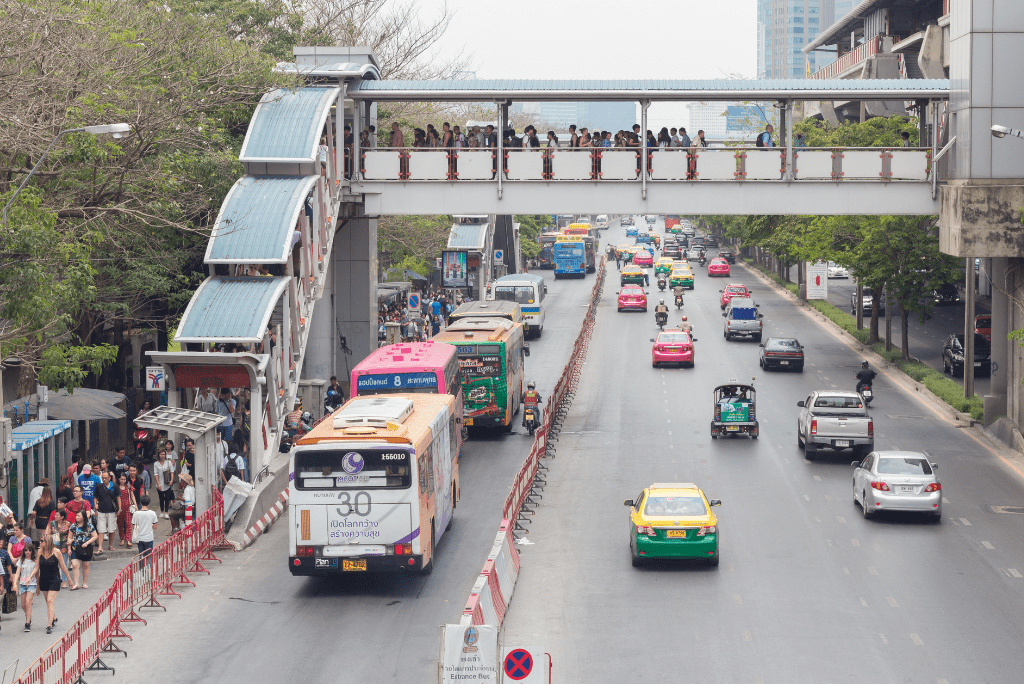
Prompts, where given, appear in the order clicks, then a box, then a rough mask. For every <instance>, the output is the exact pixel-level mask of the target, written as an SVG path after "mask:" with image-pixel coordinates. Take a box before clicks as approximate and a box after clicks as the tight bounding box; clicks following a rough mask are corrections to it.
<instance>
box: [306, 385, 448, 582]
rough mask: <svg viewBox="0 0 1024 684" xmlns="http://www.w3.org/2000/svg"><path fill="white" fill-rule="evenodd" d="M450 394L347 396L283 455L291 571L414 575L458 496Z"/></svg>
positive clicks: (427, 562) (425, 568)
mask: <svg viewBox="0 0 1024 684" xmlns="http://www.w3.org/2000/svg"><path fill="white" fill-rule="evenodd" d="M460 445H461V430H460V429H459V426H458V415H457V413H456V406H455V397H453V396H451V395H450V394H389V395H386V396H370V397H356V398H354V399H350V400H349V401H348V402H346V403H345V404H344V405H343V406H342V407H341V408H340V409H338V410H337V411H336V412H335V413H334V414H333V415H332V416H331V417H330V418H328V419H327V420H325V421H323V422H321V423H320V424H319V425H317V426H316V427H314V428H313V429H312V430H310V431H309V433H307V434H306V435H305V436H303V437H302V438H301V439H299V440H298V442H297V443H296V445H295V446H294V447H293V448H292V452H291V456H290V464H289V465H290V472H289V475H290V478H289V479H290V481H291V487H290V493H289V498H288V513H289V520H291V525H290V527H289V530H288V569H289V570H290V571H291V573H292V575H334V574H341V573H348V572H419V573H423V574H426V573H429V572H430V571H431V570H432V569H433V567H434V548H435V546H436V544H437V540H438V539H440V538H441V535H443V534H444V533H445V531H446V530H447V529H448V528H449V527H450V526H451V522H452V515H453V513H454V511H455V505H456V503H457V502H458V499H459V461H458V454H459V447H460Z"/></svg>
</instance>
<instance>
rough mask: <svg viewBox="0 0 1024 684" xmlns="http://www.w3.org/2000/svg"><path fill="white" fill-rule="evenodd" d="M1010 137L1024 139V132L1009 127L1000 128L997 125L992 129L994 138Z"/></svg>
mask: <svg viewBox="0 0 1024 684" xmlns="http://www.w3.org/2000/svg"><path fill="white" fill-rule="evenodd" d="M1008 135H1013V136H1016V137H1018V138H1024V132H1022V131H1018V130H1017V129H1016V128H1010V127H1009V126H1000V125H999V124H996V125H995V126H993V127H992V137H993V138H1005V137H1006V136H1008Z"/></svg>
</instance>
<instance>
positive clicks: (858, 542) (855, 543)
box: [850, 539, 860, 546]
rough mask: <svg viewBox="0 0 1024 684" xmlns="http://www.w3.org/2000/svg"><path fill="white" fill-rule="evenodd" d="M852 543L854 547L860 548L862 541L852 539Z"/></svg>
mask: <svg viewBox="0 0 1024 684" xmlns="http://www.w3.org/2000/svg"><path fill="white" fill-rule="evenodd" d="M850 543H851V544H853V545H854V546H860V539H851V540H850Z"/></svg>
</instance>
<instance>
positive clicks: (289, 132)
mask: <svg viewBox="0 0 1024 684" xmlns="http://www.w3.org/2000/svg"><path fill="white" fill-rule="evenodd" d="M340 94H341V88H338V87H323V86H307V87H305V88H298V89H296V90H287V89H285V88H280V89H278V90H273V91H271V92H269V93H267V94H266V95H264V96H263V97H262V99H260V103H259V104H258V105H256V111H255V112H254V113H253V115H252V121H250V122H249V130H248V132H247V133H246V134H245V142H243V143H242V151H241V152H240V153H239V155H238V159H239V160H240V161H242V162H293V163H298V162H314V161H316V160H317V158H318V157H319V152H320V135H321V132H322V131H323V129H324V123H325V122H326V121H327V115H328V114H330V112H331V106H332V105H333V104H334V102H335V101H336V100H337V99H338V95H340Z"/></svg>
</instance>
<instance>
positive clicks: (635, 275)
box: [619, 265, 649, 287]
mask: <svg viewBox="0 0 1024 684" xmlns="http://www.w3.org/2000/svg"><path fill="white" fill-rule="evenodd" d="M628 283H632V284H634V285H640V286H644V285H648V284H649V281H648V279H647V271H645V270H644V269H642V268H640V267H639V266H632V265H630V266H623V267H622V272H621V273H619V286H620V287H621V286H623V285H626V284H628Z"/></svg>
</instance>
